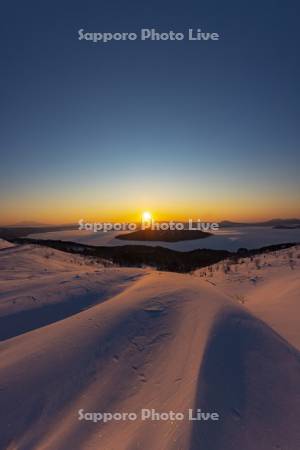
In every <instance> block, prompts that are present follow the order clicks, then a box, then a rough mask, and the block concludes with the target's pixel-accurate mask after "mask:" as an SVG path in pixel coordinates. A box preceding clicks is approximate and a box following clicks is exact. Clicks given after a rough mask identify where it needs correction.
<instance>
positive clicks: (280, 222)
mask: <svg viewBox="0 0 300 450" xmlns="http://www.w3.org/2000/svg"><path fill="white" fill-rule="evenodd" d="M288 225H300V219H295V218H292V219H271V220H266V221H263V222H231V221H230V220H223V221H222V222H220V226H221V227H279V226H288Z"/></svg>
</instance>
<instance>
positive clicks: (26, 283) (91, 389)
mask: <svg viewBox="0 0 300 450" xmlns="http://www.w3.org/2000/svg"><path fill="white" fill-rule="evenodd" d="M46 250H47V249H44V248H38V247H33V246H29V247H22V250H20V249H19V248H16V249H15V250H14V251H13V252H10V253H9V254H8V253H7V254H2V255H0V268H1V269H2V270H1V283H2V285H3V289H2V290H1V297H0V305H1V308H0V314H1V316H0V317H2V318H4V317H11V319H10V320H11V322H10V328H9V329H12V330H13V329H14V327H15V332H14V333H13V332H12V333H11V334H12V335H11V336H6V337H5V336H3V341H2V342H1V343H0V356H1V359H0V396H1V402H0V403H1V412H0V424H1V433H0V448H3V449H7V450H12V449H14V450H46V449H47V450H69V449H72V450H73V449H74V450H86V449H91V450H98V449H101V450H102V449H105V450H139V449H143V450H157V449H164V450H179V449H184V450H196V449H199V450H239V449H241V448H243V449H246V450H252V449H255V450H274V449H276V448H277V449H280V448H281V449H288V450H297V449H298V442H299V439H300V436H299V431H298V429H299V427H298V423H297V414H298V416H299V412H300V405H299V397H300V391H299V386H300V384H299V371H300V367H299V357H298V353H297V352H296V350H294V348H293V347H292V346H290V345H289V344H288V343H287V342H286V341H285V339H283V338H282V337H280V336H279V335H278V334H276V333H275V332H273V331H272V330H271V329H270V328H269V327H268V326H267V325H266V324H265V323H263V322H261V321H260V320H259V319H257V318H256V317H254V316H253V315H251V314H250V313H249V312H247V310H246V309H245V308H244V307H243V306H242V305H241V304H240V303H239V302H236V301H234V300H233V299H230V297H229V295H228V294H227V293H226V294H223V293H221V292H220V290H219V289H218V288H217V287H215V286H213V285H212V284H210V283H207V282H206V280H205V279H202V278H201V277H197V276H191V275H181V274H174V273H167V272H155V271H152V270H144V269H126V268H122V269H120V268H117V267H113V266H111V267H104V265H105V263H104V262H103V263H97V262H96V263H95V262H94V261H92V260H88V261H86V260H84V258H82V257H73V256H72V255H70V254H64V253H62V252H58V251H52V250H51V254H50V255H49V253H47V252H46V253H45V251H46ZM47 251H48V252H49V250H47ZM45 254H46V255H48V256H47V257H46V256H45ZM2 258H3V259H2ZM45 269H47V270H46V271H45ZM97 293H98V295H97ZM32 297H34V298H36V299H38V301H35V302H34V301H33V300H32ZM30 299H31V300H30ZM72 303H74V304H76V305H77V306H79V307H78V308H77V307H75V310H73V311H72V313H70V314H69V313H68V312H69V311H68V308H67V307H66V305H70V304H72ZM48 306H50V307H55V308H57V309H55V311H57V312H58V311H60V308H61V311H63V313H62V314H61V315H60V316H59V317H57V316H55V315H54V314H53V310H52V313H51V312H50V313H49V310H47V308H48ZM37 311H39V314H40V316H39V315H37ZM45 311H47V315H48V313H49V316H50V319H51V320H48V321H46V322H45V320H41V317H42V316H43V312H45ZM66 312H67V313H66ZM25 313H26V314H28V316H26V320H25V316H22V314H25ZM20 314H21V316H20ZM18 315H19V319H20V317H22V320H21V321H18ZM28 317H29V318H30V317H31V319H28ZM43 317H45V316H43ZM28 320H29V321H30V320H31V327H30V329H20V323H24V322H27V321H28ZM4 323H5V321H3V324H4ZM18 327H19V328H18ZM17 329H18V332H16V330H17ZM142 409H147V410H152V409H153V410H155V411H156V412H169V411H173V412H177V413H184V420H173V421H171V420H150V419H149V420H142V419H141V417H140V411H141V410H142ZM190 409H191V410H192V411H193V412H196V411H197V410H201V411H205V412H210V413H216V414H217V415H218V416H219V419H218V420H215V421H213V420H209V421H205V420H198V421H196V420H188V411H189V410H190ZM89 412H91V413H93V412H98V413H104V412H108V413H112V414H113V413H118V412H120V413H124V414H126V413H133V414H134V413H135V414H136V415H137V417H138V419H137V420H120V421H116V420H110V421H107V422H106V423H103V421H101V420H99V421H97V422H96V421H94V422H93V421H91V420H79V419H82V415H84V414H86V413H89ZM86 417H91V416H86ZM99 417H100V416H99Z"/></svg>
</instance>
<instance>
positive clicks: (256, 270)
mask: <svg viewBox="0 0 300 450" xmlns="http://www.w3.org/2000/svg"><path fill="white" fill-rule="evenodd" d="M195 275H196V276H198V277H201V278H202V279H205V280H206V282H208V283H210V284H212V285H213V286H215V287H216V288H217V289H218V290H219V291H220V292H222V293H225V294H226V295H228V296H230V297H231V298H232V299H233V300H235V301H237V302H239V303H242V304H243V305H244V306H245V307H246V308H247V309H248V310H249V311H251V312H252V313H254V314H255V315H256V316H258V317H259V318H260V319H262V320H264V321H265V322H266V323H267V324H268V325H270V326H271V327H272V328H273V329H274V330H276V331H277V332H278V333H279V334H280V335H281V336H283V337H284V338H285V339H287V340H288V341H289V342H290V343H291V344H292V345H294V346H295V347H297V348H298V349H300V326H299V316H300V246H295V247H292V248H289V249H286V250H280V251H276V252H271V253H266V254H263V255H258V256H255V257H253V258H241V259H240V260H239V263H238V264H232V263H231V262H230V261H225V262H221V263H218V264H215V265H213V266H211V267H210V268H205V269H200V270H197V271H196V272H195Z"/></svg>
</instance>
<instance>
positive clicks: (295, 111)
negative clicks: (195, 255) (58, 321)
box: [0, 0, 300, 224]
mask: <svg viewBox="0 0 300 450" xmlns="http://www.w3.org/2000/svg"><path fill="white" fill-rule="evenodd" d="M4 3H5V6H4ZM299 15H300V6H299V2H298V1H296V0H295V1H290V0H286V1H282V0H281V1H278V0H265V1H261V0H260V1H256V0H254V1H247V0H245V1H240V0H239V1H230V0H228V1H226V2H225V1H223V0H222V1H221V0H219V1H214V0H206V1H201V0H194V1H185V2H183V1H182V0H181V1H177V0H172V1H169V0H168V1H162V0H159V1H158V0H151V1H141V0H139V1H136V0H132V1H127V2H125V1H124V0H123V1H121V0H115V1H110V2H108V1H102V0H94V1H89V0H87V1H82V0H81V1H77V0H73V1H63V0H60V1H57V0H51V1H48V2H42V1H40V0H39V1H37V0H36V1H33V0H27V1H21V0H19V1H16V2H2V5H1V17H2V23H1V29H0V39H1V41H0V45H1V68H0V74H1V86H0V94H1V104H0V108H1V112H0V114H1V117H0V119H1V133H0V152H1V166H0V201H1V209H0V223H2V224H11V223H14V222H19V221H23V220H26V221H28V220H35V221H40V222H44V223H67V222H74V221H77V220H79V219H80V218H84V219H86V220H90V219H97V220H135V219H136V218H138V217H139V215H140V212H141V211H143V210H150V211H152V212H153V214H154V215H155V216H156V217H157V218H158V219H162V220H163V219H168V218H169V219H185V218H190V217H191V218H201V219H202V220H205V219H207V220H209V219H214V220H221V219H231V220H246V219H247V220H260V219H267V218H271V217H294V216H296V217H297V216H300V211H299V204H300V202H299V200H300V177H299V163H300V148H299V144H300V127H299V118H300V91H299V79H300V73H299V72H300V70H299V69H300V63H299V43H300V40H299ZM81 28H84V29H85V31H91V32H135V33H139V31H140V29H141V28H156V29H157V30H158V31H161V32H162V31H164V32H168V31H169V30H173V31H176V32H184V33H186V34H187V30H188V29H189V28H194V29H197V28H201V29H202V30H203V31H208V32H217V33H219V34H220V40H219V41H214V42H212V41H210V42H192V41H189V40H188V39H184V40H183V41H165V42H162V41H144V42H142V41H140V40H136V41H121V42H111V43H108V44H103V43H97V44H95V43H92V42H87V41H79V40H78V30H79V29H81Z"/></svg>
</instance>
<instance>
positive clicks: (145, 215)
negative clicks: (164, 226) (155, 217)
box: [142, 211, 152, 222]
mask: <svg viewBox="0 0 300 450" xmlns="http://www.w3.org/2000/svg"><path fill="white" fill-rule="evenodd" d="M142 219H143V222H150V220H152V214H151V213H150V212H149V211H144V212H143V214H142Z"/></svg>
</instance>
